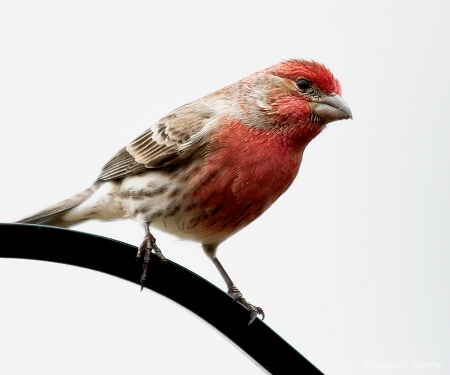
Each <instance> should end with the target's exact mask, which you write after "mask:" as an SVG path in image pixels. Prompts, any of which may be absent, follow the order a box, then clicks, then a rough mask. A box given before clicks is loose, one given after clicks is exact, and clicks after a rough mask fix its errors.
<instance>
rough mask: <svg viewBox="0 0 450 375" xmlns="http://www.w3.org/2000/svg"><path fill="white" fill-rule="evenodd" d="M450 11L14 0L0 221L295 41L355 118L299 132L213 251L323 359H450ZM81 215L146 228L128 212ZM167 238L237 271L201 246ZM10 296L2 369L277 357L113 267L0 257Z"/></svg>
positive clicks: (189, 258) (178, 251)
mask: <svg viewBox="0 0 450 375" xmlns="http://www.w3.org/2000/svg"><path fill="white" fill-rule="evenodd" d="M449 14H450V2H448V1H446V0H442V1H438V0H431V1H399V0H396V1H392V0H391V1H387V0H377V1H356V0H343V1H339V2H337V1H330V0H323V1H303V0H295V1H284V0H280V1H276V2H275V1H266V0H259V1H256V0H254V1H234V0H229V1H222V2H216V1H199V0H192V1H181V0H166V1H164V2H150V1H126V2H125V1H114V0H113V1H106V0H89V1H84V0H79V1H76V2H75V1H52V0H41V1H37V2H36V1H21V0H15V1H12V0H6V1H5V0H3V1H2V2H1V3H0V48H1V58H0V124H1V134H2V135H1V138H0V142H1V147H0V165H1V176H2V177H1V184H0V197H1V202H2V204H1V210H0V221H1V222H13V221H15V220H18V219H20V218H22V217H24V216H27V215H29V214H32V213H34V212H36V211H38V210H40V209H42V208H44V207H46V206H48V205H50V204H53V203H56V202H58V201H60V200H62V199H65V198H67V197H69V196H71V195H72V194H75V193H78V192H79V191H81V190H83V189H85V188H87V187H88V186H89V185H90V184H91V183H92V182H93V181H94V180H95V179H96V177H97V175H98V173H99V171H100V169H101V167H102V166H103V165H104V163H105V162H106V161H108V160H109V158H110V157H111V156H112V155H113V154H114V153H115V152H116V151H117V150H119V149H120V148H121V147H123V146H124V145H126V144H127V143H128V142H129V141H131V140H132V139H134V138H135V137H136V136H138V135H139V134H141V132H142V131H144V130H145V129H146V128H147V127H149V126H150V125H151V124H152V123H154V122H155V121H157V120H158V119H159V118H161V117H162V116H164V115H165V114H166V113H167V112H169V111H171V110H172V109H174V108H175V107H177V106H180V105H182V104H185V103H187V102H189V101H191V100H194V99H197V98H199V97H201V96H203V95H206V94H208V93H210V92H212V91H214V90H216V89H219V88H221V87H223V86H225V85H228V84H230V83H233V82H235V81H237V80H239V79H241V78H243V77H244V76H246V75H248V74H251V73H253V72H255V71H258V70H260V69H264V68H266V67H268V66H270V65H272V64H275V63H277V62H279V61H280V60H283V59H287V58H305V59H312V60H316V61H319V62H322V63H324V64H325V65H327V66H328V67H329V68H330V69H331V70H332V71H333V73H334V74H335V75H336V77H337V78H338V79H339V80H340V82H341V84H342V87H343V98H344V100H345V101H346V102H347V103H348V105H349V106H350V108H351V109H352V111H353V115H354V120H353V121H340V122H337V123H332V124H330V125H329V126H328V127H327V129H326V130H325V131H324V132H323V133H322V134H321V135H320V136H319V137H317V138H316V139H315V140H314V141H313V142H312V143H311V144H310V145H309V146H308V147H307V149H306V152H305V155H304V159H303V164H302V166H301V168H300V172H299V175H298V177H297V179H296V180H295V182H294V183H293V184H292V186H291V187H290V189H289V190H288V191H287V192H286V193H285V194H284V195H283V196H282V197H281V198H280V199H279V200H278V201H277V202H276V203H275V204H274V205H273V206H272V207H271V208H270V209H269V210H268V211H267V212H266V213H265V214H264V215H263V216H262V217H260V218H259V219H258V220H256V221H255V222H254V223H252V224H251V225H249V226H248V227H247V228H245V229H244V230H243V231H241V232H239V233H238V234H236V235H235V236H234V237H232V238H231V239H229V240H228V241H226V242H225V243H224V244H223V245H222V246H221V247H220V248H219V258H220V259H221V261H222V263H223V264H224V266H225V268H226V269H227V270H228V272H229V273H230V275H231V276H232V278H233V280H234V281H235V282H236V284H237V286H238V287H239V288H240V289H241V290H242V291H243V293H244V295H245V297H246V298H247V299H248V300H249V301H250V302H252V303H254V304H256V305H258V306H261V307H263V308H264V310H265V313H266V320H265V322H266V323H267V324H268V325H269V326H270V327H271V328H272V329H273V330H275V331H276V332H277V333H278V334H279V335H280V336H282V337H283V338H284V339H285V340H286V341H288V342H289V343H290V344H291V345H292V346H294V347H295V348H296V349H297V350H298V351H300V352H301V353H302V354H303V355H304V356H306V357H307V358H308V359H309V360H310V361H311V362H312V363H314V364H315V365H316V366H317V367H318V368H319V369H321V370H322V371H323V372H325V373H326V374H355V375H356V374H420V375H422V374H433V375H434V374H439V375H440V374H450V359H449V358H450V352H449V347H450V321H449V316H450V297H449V294H450V293H449V291H450V288H449V285H450V276H449V268H450V251H449V248H450V199H449V192H450V153H449V144H450V121H449V114H450V110H449V108H450V104H449V103H450V97H449V96H450V95H449V94H450V73H449V66H450V48H449V46H450V40H449V39H450V24H449V22H448V16H449ZM73 229H74V230H77V231H83V232H89V233H94V234H98V235H102V236H106V237H110V238H114V239H117V240H120V241H124V242H127V243H130V244H134V245H138V244H139V243H140V242H141V240H142V238H143V231H142V228H141V227H140V225H139V224H138V223H136V222H133V221H120V222H111V223H98V222H92V223H86V224H83V225H79V226H77V227H74V228H73ZM155 236H156V238H157V240H158V244H159V246H160V248H161V249H162V250H163V252H164V254H165V256H166V257H168V258H170V259H171V260H173V261H175V262H177V263H179V264H181V265H183V266H184V267H187V268H189V269H190V270H192V271H194V272H196V273H197V274H199V275H201V276H202V277H204V278H206V279H208V280H209V281H211V282H213V283H214V284H215V285H217V286H219V287H221V288H224V284H223V281H222V279H221V278H220V275H219V274H218V272H217V271H216V269H215V268H214V266H213V265H212V264H211V263H210V261H209V260H208V259H207V258H206V257H205V256H204V254H203V253H202V250H201V248H200V245H199V244H196V243H191V242H185V241H181V240H178V239H176V238H173V237H171V236H169V235H166V234H164V233H161V232H156V231H155ZM26 240H27V241H29V243H30V246H33V243H32V238H30V239H26ZM1 246H14V244H5V243H2V245H1ZM36 251H39V249H38V248H36ZM92 251H96V249H92ZM105 261H107V256H106V254H105ZM0 299H1V300H0V373H2V374H9V375H13V374H25V373H26V374H48V375H50V374H62V373H64V374H125V373H126V374H147V373H153V374H156V373H157V374H260V373H263V371H262V369H261V368H259V367H258V366H257V365H255V364H254V363H253V362H252V361H251V360H250V359H249V358H248V357H247V356H246V355H245V354H244V353H242V352H241V351H240V350H239V349H238V348H236V347H235V346H234V345H233V344H231V343H230V342H229V341H228V340H227V339H226V338H224V337H223V336H221V335H220V334H219V333H218V332H216V331H215V330H214V329H212V328H210V327H209V326H208V325H207V324H206V323H204V322H203V321H201V320H199V318H197V317H196V316H194V315H192V314H191V313H189V312H188V311H186V310H184V309H183V308H181V307H180V306H178V305H176V304H175V303H173V302H171V301H169V300H167V299H165V298H163V297H161V296H159V295H157V294H155V293H152V292H150V291H144V292H139V288H138V287H137V286H136V285H135V284H131V283H127V282H125V281H122V280H120V279H116V278H114V277H111V276H109V275H104V274H100V273H95V272H92V271H88V270H86V269H79V268H75V267H70V266H64V265H61V264H51V263H44V262H36V261H25V260H15V259H0Z"/></svg>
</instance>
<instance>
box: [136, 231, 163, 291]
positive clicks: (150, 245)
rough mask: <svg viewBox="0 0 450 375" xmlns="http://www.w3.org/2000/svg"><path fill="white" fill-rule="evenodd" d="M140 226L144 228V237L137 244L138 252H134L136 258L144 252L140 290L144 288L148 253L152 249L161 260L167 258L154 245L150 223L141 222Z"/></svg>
mask: <svg viewBox="0 0 450 375" xmlns="http://www.w3.org/2000/svg"><path fill="white" fill-rule="evenodd" d="M142 227H143V228H144V231H145V237H144V240H143V241H142V244H141V246H139V248H138V252H137V254H136V260H138V259H140V258H141V256H142V253H144V261H143V265H142V274H141V290H142V289H143V288H144V284H145V280H146V279H147V269H148V264H149V263H150V254H151V252H152V250H153V251H154V252H155V254H156V255H157V256H158V258H159V259H160V260H161V262H166V261H167V258H166V257H165V256H164V255H163V254H162V252H161V250H160V249H159V247H158V246H157V245H156V239H155V237H154V236H153V235H152V234H151V233H150V223H147V222H146V223H144V224H142Z"/></svg>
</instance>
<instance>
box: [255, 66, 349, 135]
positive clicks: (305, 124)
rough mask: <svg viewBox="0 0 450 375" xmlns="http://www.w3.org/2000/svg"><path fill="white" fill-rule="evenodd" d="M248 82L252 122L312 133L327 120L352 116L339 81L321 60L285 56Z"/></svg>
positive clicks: (316, 131) (316, 132) (328, 121)
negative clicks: (281, 60) (284, 58)
mask: <svg viewBox="0 0 450 375" xmlns="http://www.w3.org/2000/svg"><path fill="white" fill-rule="evenodd" d="M247 83H249V86H248V87H250V88H251V91H250V92H249V93H248V98H249V101H251V102H252V103H253V104H255V103H256V106H253V111H252V112H253V113H252V115H253V116H252V117H253V120H254V121H253V124H259V126H262V127H267V128H274V127H277V126H281V127H283V128H288V129H290V130H292V131H294V132H297V133H298V132H300V133H301V132H302V131H305V132H306V131H311V136H312V137H314V136H315V135H317V134H318V133H319V132H320V131H321V130H322V129H323V128H324V127H325V125H326V124H328V123H330V122H332V121H337V120H344V119H349V118H352V112H351V110H350V108H349V106H348V105H347V104H346V103H345V102H344V100H343V99H342V98H341V94H342V90H341V85H340V84H339V81H338V80H337V79H336V78H335V77H334V76H333V74H332V73H331V72H330V71H329V70H328V69H327V68H326V67H325V66H324V65H322V64H320V63H317V62H314V61H306V60H286V61H283V62H281V63H279V64H276V65H274V66H272V67H270V68H267V69H265V70H263V71H261V72H258V73H255V74H254V75H252V76H250V77H249V81H247ZM268 119H270V120H269V121H268ZM313 133H315V134H313Z"/></svg>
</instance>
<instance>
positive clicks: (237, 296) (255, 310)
mask: <svg viewBox="0 0 450 375" xmlns="http://www.w3.org/2000/svg"><path fill="white" fill-rule="evenodd" d="M228 295H229V296H230V297H231V298H233V300H234V301H237V302H239V303H240V304H241V305H242V306H244V307H245V308H246V309H247V310H248V311H250V321H249V322H248V325H250V324H252V323H253V322H254V321H255V319H256V318H257V316H258V315H261V319H262V320H264V317H265V314H264V310H263V309H262V308H261V307H258V306H255V305H252V304H251V303H249V302H247V300H246V299H245V298H244V297H242V293H241V292H240V291H239V290H238V289H237V288H236V287H235V286H233V287H232V288H230V289H229V290H228Z"/></svg>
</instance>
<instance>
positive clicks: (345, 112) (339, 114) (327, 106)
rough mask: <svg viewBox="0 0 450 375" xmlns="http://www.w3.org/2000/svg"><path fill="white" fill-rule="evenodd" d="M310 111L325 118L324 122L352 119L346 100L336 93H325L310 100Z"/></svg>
mask: <svg viewBox="0 0 450 375" xmlns="http://www.w3.org/2000/svg"><path fill="white" fill-rule="evenodd" d="M310 107H311V110H312V113H313V114H315V115H316V116H319V117H321V118H323V119H324V120H325V122H326V123H329V122H332V121H337V120H347V119H349V118H351V119H353V117H352V111H351V110H350V107H349V106H348V105H347V103H346V102H344V100H343V99H342V98H341V97H340V96H339V95H337V94H332V95H327V96H324V97H322V98H320V99H316V100H313V101H311V103H310Z"/></svg>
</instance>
